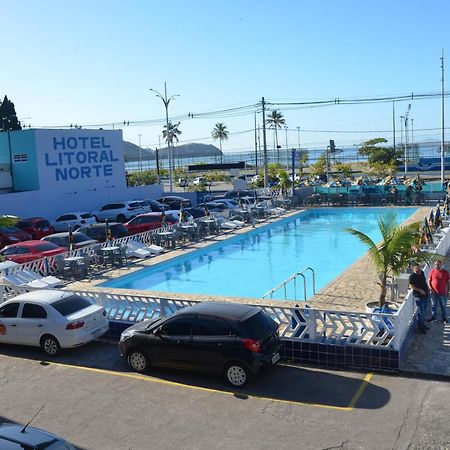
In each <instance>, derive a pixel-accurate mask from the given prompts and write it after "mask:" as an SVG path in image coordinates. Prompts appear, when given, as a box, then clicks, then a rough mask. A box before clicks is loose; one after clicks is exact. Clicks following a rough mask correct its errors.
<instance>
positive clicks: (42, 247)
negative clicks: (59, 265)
mask: <svg viewBox="0 0 450 450" xmlns="http://www.w3.org/2000/svg"><path fill="white" fill-rule="evenodd" d="M56 248H58V246H57V245H56V244H53V243H52V242H46V241H45V242H44V241H43V242H42V244H37V245H36V246H35V247H34V249H35V251H36V252H46V251H48V250H55V249H56Z"/></svg>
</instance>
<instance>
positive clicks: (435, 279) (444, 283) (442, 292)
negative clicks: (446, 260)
mask: <svg viewBox="0 0 450 450" xmlns="http://www.w3.org/2000/svg"><path fill="white" fill-rule="evenodd" d="M434 266H435V267H434V269H432V270H431V271H430V273H429V275H428V283H429V285H430V289H431V319H430V320H429V321H430V322H434V321H435V320H436V311H437V307H438V305H439V307H440V308H441V313H442V321H443V322H444V323H448V321H447V294H448V292H449V288H450V282H449V280H450V274H449V273H448V272H447V271H446V270H445V269H443V268H442V261H441V260H439V259H437V260H436V261H435V262H434Z"/></svg>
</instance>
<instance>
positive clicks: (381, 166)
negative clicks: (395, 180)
mask: <svg viewBox="0 0 450 450" xmlns="http://www.w3.org/2000/svg"><path fill="white" fill-rule="evenodd" d="M361 169H362V170H363V171H365V172H366V173H367V174H368V175H373V176H375V177H378V178H385V177H387V176H388V175H391V176H395V174H396V173H397V171H398V165H397V163H396V162H395V161H391V162H390V163H382V162H373V163H368V164H363V165H362V167H361Z"/></svg>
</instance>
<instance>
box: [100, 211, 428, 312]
mask: <svg viewBox="0 0 450 450" xmlns="http://www.w3.org/2000/svg"><path fill="white" fill-rule="evenodd" d="M376 209H380V208H364V210H365V211H366V212H367V210H376ZM382 209H384V208H382ZM399 209H400V208H397V210H399ZM401 209H404V208H401ZM409 209H410V210H411V212H410V214H411V216H410V217H414V215H415V214H417V213H418V214H420V215H421V217H423V214H424V213H423V212H418V211H420V210H417V208H409ZM326 210H328V211H333V210H334V211H336V210H337V209H336V208H320V209H316V208H312V209H309V210H301V211H298V210H297V211H293V212H291V213H290V214H287V215H285V216H283V217H282V218H278V219H275V220H273V221H271V222H270V223H263V224H259V226H257V229H256V230H253V229H249V228H248V227H247V228H246V229H244V230H240V231H241V232H240V233H237V234H236V233H232V234H228V233H227V235H225V237H224V239H220V241H221V242H219V243H218V242H217V239H216V237H214V238H213V239H212V241H213V242H211V240H209V241H208V242H207V243H206V245H205V246H203V249H202V250H194V251H195V252H202V253H203V254H204V253H205V252H209V251H211V249H213V248H219V247H220V246H223V245H224V242H226V245H228V243H230V242H232V241H239V240H240V239H244V238H248V237H250V236H252V235H254V234H258V233H264V232H265V231H266V230H268V229H270V228H274V227H280V226H282V224H283V222H287V221H291V220H293V219H295V216H300V215H301V214H304V213H307V212H309V211H312V212H318V211H322V212H325V211H326ZM339 210H341V211H343V212H345V211H352V212H355V211H356V209H355V208H339ZM418 221H419V220H418ZM174 253H175V252H170V253H169V255H170V256H169V258H166V259H167V262H164V265H166V264H167V265H170V266H172V267H173V266H174V265H176V264H179V262H180V261H182V260H183V259H184V258H187V256H186V255H185V253H186V252H185V251H180V252H176V254H174ZM191 253H192V251H189V254H190V255H191ZM197 254H198V253H197ZM189 257H192V255H191V256H189ZM169 259H170V262H169ZM153 261H154V260H153ZM153 261H152V262H153ZM354 264H355V263H353V264H350V266H348V268H350V267H352V265H354ZM140 266H141V267H144V265H140ZM145 266H146V267H147V265H145ZM158 266H159V267H161V266H162V265H161V264H154V265H151V266H150V267H152V268H154V267H156V269H152V270H158ZM141 267H138V268H137V270H136V271H135V272H134V274H136V273H137V272H138V271H139V269H140V268H141ZM166 267H167V266H166ZM147 270H149V269H147ZM346 270H347V269H346ZM122 274H123V272H122V273H118V274H117V275H118V276H120V275H122ZM341 275H342V274H341ZM341 275H339V276H338V277H337V278H338V279H339V277H340V276H341ZM134 276H135V275H134ZM132 277H133V274H131V275H128V276H126V277H124V278H132ZM364 277H365V278H367V277H366V276H365V274H364ZM113 278H115V276H113V277H111V278H109V280H111V279H113ZM102 281H107V280H105V279H104V280H102ZM333 281H334V278H333V279H332V280H331V281H330V282H329V283H328V284H326V285H325V286H324V289H325V288H327V287H329V286H330V284H332V283H333ZM108 284H110V283H104V282H103V283H101V286H100V287H108V286H107V285H108ZM109 289H110V288H109V287H108V290H109ZM139 289H140V288H139V287H138V288H135V287H133V288H132V291H137V292H147V293H150V295H152V293H155V292H156V291H155V288H153V289H152V290H150V289H146V290H145V291H140V290H139ZM156 289H157V288H156ZM124 291H125V290H124V289H122V288H119V289H117V292H121V293H124ZM127 291H128V292H130V290H127ZM322 291H323V289H322ZM322 291H320V293H322ZM157 292H158V294H159V293H164V296H166V297H175V296H176V297H179V298H181V297H183V296H184V297H186V296H187V295H188V296H189V297H191V298H192V297H194V298H195V297H200V296H201V294H195V293H192V292H191V293H190V294H186V293H185V292H183V291H182V290H179V289H178V290H177V291H176V292H174V291H172V292H167V291H166V290H161V289H158V291H157ZM320 293H319V294H320ZM202 297H203V296H202ZM206 297H214V298H221V299H223V298H228V297H229V298H233V299H234V298H236V299H252V298H254V299H255V300H256V299H258V298H259V299H260V298H261V296H254V295H253V296H252V295H247V291H245V293H244V296H243V295H242V294H238V295H235V294H226V295H224V294H220V293H209V294H206ZM345 297H347V295H346V296H345ZM350 297H351V295H350ZM313 300H314V303H316V301H317V300H316V297H314V298H313ZM322 300H323V298H322ZM333 300H334V301H333V302H332V303H333V304H334V305H335V306H336V307H337V306H339V307H340V309H348V308H349V306H350V305H349V302H348V300H351V298H349V299H348V298H347V299H345V301H343V302H341V303H342V304H338V303H339V302H336V299H333ZM275 301H279V300H275ZM320 303H323V301H322V302H320ZM327 303H328V302H327ZM351 303H353V302H351ZM316 306H318V305H316ZM318 307H320V306H318Z"/></svg>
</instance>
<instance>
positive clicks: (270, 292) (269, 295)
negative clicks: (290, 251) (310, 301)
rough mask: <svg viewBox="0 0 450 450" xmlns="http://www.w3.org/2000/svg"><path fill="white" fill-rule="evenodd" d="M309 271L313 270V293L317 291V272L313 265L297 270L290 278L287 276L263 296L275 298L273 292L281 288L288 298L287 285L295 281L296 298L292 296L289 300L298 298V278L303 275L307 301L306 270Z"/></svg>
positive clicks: (285, 297) (304, 296)
mask: <svg viewBox="0 0 450 450" xmlns="http://www.w3.org/2000/svg"><path fill="white" fill-rule="evenodd" d="M307 271H311V274H312V288H313V294H315V293H316V276H315V272H314V269H313V268H312V267H306V268H305V269H303V270H301V271H300V272H296V273H294V274H293V275H291V276H290V277H289V278H286V280H284V281H283V282H282V283H280V284H279V285H278V286H275V287H274V288H273V289H271V290H270V291H268V292H266V293H265V294H264V295H263V297H262V298H273V294H274V293H275V292H277V291H279V290H280V289H283V290H284V299H285V300H288V298H287V289H286V286H287V285H288V284H289V283H294V297H295V298H293V299H292V298H291V299H289V300H297V278H298V277H302V279H303V300H304V301H306V297H307V295H306V277H305V272H307Z"/></svg>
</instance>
